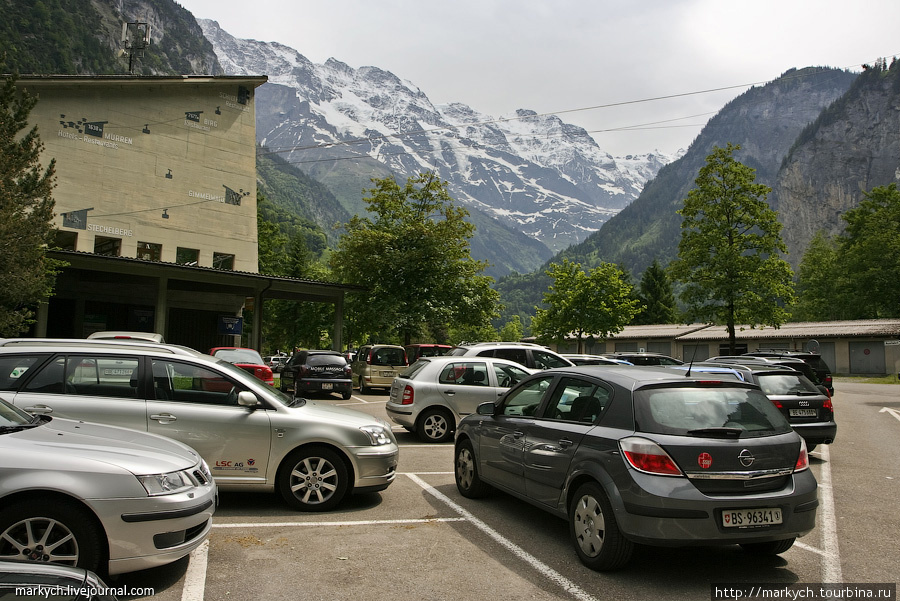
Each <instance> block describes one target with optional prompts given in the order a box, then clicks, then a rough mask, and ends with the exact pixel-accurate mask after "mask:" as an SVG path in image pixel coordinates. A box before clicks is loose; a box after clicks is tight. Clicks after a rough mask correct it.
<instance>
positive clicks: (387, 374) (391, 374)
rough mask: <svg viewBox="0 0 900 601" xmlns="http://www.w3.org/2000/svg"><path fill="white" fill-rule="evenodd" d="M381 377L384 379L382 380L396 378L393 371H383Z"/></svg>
mask: <svg viewBox="0 0 900 601" xmlns="http://www.w3.org/2000/svg"><path fill="white" fill-rule="evenodd" d="M381 377H382V378H393V377H394V372H392V371H383V372H381Z"/></svg>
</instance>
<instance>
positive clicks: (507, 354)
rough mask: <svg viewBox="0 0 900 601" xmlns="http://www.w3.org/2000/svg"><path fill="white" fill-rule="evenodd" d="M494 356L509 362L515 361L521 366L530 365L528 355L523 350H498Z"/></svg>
mask: <svg viewBox="0 0 900 601" xmlns="http://www.w3.org/2000/svg"><path fill="white" fill-rule="evenodd" d="M494 356H495V357H499V358H500V359H506V360H508V361H515V362H516V363H518V364H520V365H528V355H526V353H525V349H523V348H498V349H497V350H496V351H494Z"/></svg>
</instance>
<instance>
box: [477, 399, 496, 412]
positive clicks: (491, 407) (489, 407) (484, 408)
mask: <svg viewBox="0 0 900 601" xmlns="http://www.w3.org/2000/svg"><path fill="white" fill-rule="evenodd" d="M496 410H497V406H496V405H495V404H494V403H493V402H490V401H488V402H487V403H481V404H480V405H478V407H477V408H476V409H475V413H477V414H478V415H494V412H495V411H496Z"/></svg>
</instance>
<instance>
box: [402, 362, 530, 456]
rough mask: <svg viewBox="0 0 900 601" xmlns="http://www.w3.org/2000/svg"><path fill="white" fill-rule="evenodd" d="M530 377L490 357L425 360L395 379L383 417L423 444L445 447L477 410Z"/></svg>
mask: <svg viewBox="0 0 900 601" xmlns="http://www.w3.org/2000/svg"><path fill="white" fill-rule="evenodd" d="M533 372H534V370H530V369H527V368H525V367H523V366H522V365H520V364H519V363H515V362H513V361H507V360H506V359H495V358H493V357H447V356H442V357H424V358H422V359H419V360H418V361H416V362H415V363H413V364H412V365H411V366H409V367H408V368H407V369H405V370H404V371H402V372H400V375H398V376H397V377H396V378H394V382H393V384H392V385H391V398H390V400H389V401H388V403H387V405H386V409H387V413H388V416H389V417H390V418H391V419H392V420H393V421H395V422H396V423H398V424H400V425H401V426H403V427H404V428H406V429H407V430H409V431H411V432H415V433H416V434H418V436H419V438H421V439H422V440H423V441H425V442H444V441H447V440H450V439H451V438H453V432H454V431H455V430H456V424H457V423H459V420H461V419H462V418H463V417H465V416H466V415H469V414H470V413H474V412H475V408H476V407H478V405H480V404H481V403H485V402H488V401H490V402H494V401H496V400H497V397H499V396H500V395H502V394H503V393H504V392H506V391H507V390H508V389H509V388H510V387H511V386H513V385H514V384H516V383H518V382H519V380H521V379H522V378H524V377H525V376H528V375H530V374H531V373H533Z"/></svg>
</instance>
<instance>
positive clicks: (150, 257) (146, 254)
mask: <svg viewBox="0 0 900 601" xmlns="http://www.w3.org/2000/svg"><path fill="white" fill-rule="evenodd" d="M137 258H138V259H143V260H144V261H159V260H161V259H162V244H154V243H153V242H138V244H137Z"/></svg>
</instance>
